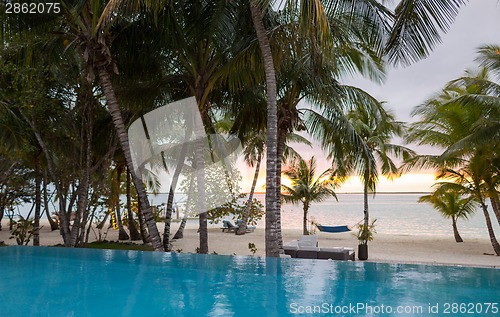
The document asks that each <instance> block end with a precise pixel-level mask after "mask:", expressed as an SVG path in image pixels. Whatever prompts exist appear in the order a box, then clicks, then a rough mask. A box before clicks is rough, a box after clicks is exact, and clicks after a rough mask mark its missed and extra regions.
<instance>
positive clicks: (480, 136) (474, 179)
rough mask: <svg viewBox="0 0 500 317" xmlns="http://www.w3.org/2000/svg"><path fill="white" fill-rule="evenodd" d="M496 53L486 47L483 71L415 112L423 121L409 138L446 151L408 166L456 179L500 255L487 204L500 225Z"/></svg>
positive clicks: (499, 97) (482, 52)
mask: <svg viewBox="0 0 500 317" xmlns="http://www.w3.org/2000/svg"><path fill="white" fill-rule="evenodd" d="M494 52H495V46H484V47H482V48H480V49H479V51H478V53H479V57H478V61H480V63H481V65H482V68H481V69H479V71H471V70H468V71H467V72H466V73H465V75H464V76H463V77H461V78H458V79H456V80H453V81H451V82H450V83H448V84H447V85H446V86H445V87H444V88H443V89H442V91H441V92H440V93H439V94H438V95H437V96H434V97H432V98H430V99H429V100H428V101H426V102H425V103H424V104H422V105H421V106H419V107H417V108H416V109H415V111H414V115H416V116H419V118H420V120H419V121H417V122H416V123H414V124H413V125H412V127H411V129H410V133H409V135H408V136H407V140H408V141H409V142H415V143H417V144H429V145H433V146H436V147H439V148H441V150H442V152H441V154H439V155H419V156H417V157H415V158H414V159H412V160H410V161H409V162H407V166H409V167H411V168H415V167H417V168H422V167H424V168H433V169H435V170H436V173H437V179H438V180H446V181H451V182H453V183H455V186H456V187H459V189H460V190H461V191H462V193H463V194H464V195H466V196H467V195H468V196H470V197H473V199H474V200H475V201H476V202H477V203H478V204H479V206H480V207H481V210H482V211H483V215H484V218H485V222H486V227H487V231H488V235H489V237H490V241H491V244H492V246H493V249H494V250H495V253H496V254H497V255H500V244H499V243H498V239H497V237H496V235H495V232H494V229H493V226H492V222H491V217H490V212H489V210H488V205H487V204H486V200H487V199H489V200H490V202H491V205H492V207H493V208H492V209H493V212H494V214H495V216H496V219H497V221H498V223H499V224H500V212H499V204H498V202H499V192H498V184H499V179H500V177H499V175H500V168H499V164H498V162H499V157H500V142H499V141H498V140H499V138H498V136H499V131H500V130H499V127H500V111H499V109H500V108H499V107H498V106H499V105H500V89H499V84H498V82H496V81H495V80H494V79H493V78H492V77H491V75H490V72H491V74H493V75H494V76H497V74H498V69H497V68H495V67H497V66H498V64H497V63H496V60H498V56H497V54H495V53H494ZM495 65H496V66H495ZM488 67H490V68H492V69H491V70H490V69H488ZM448 186H449V185H448Z"/></svg>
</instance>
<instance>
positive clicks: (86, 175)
mask: <svg viewBox="0 0 500 317" xmlns="http://www.w3.org/2000/svg"><path fill="white" fill-rule="evenodd" d="M84 85H85V84H84ZM85 86H88V87H86V88H87V89H86V90H85V91H84V92H83V96H82V97H83V98H85V99H86V100H87V107H84V110H83V111H84V114H83V115H82V117H83V118H85V115H86V117H87V120H85V121H86V124H85V126H86V128H85V129H84V130H85V131H86V133H85V134H86V135H85V138H84V139H85V141H86V142H85V144H86V147H85V169H84V171H83V175H82V176H81V181H80V184H79V185H78V190H77V192H78V203H77V205H76V206H77V207H76V215H75V221H74V222H73V227H72V228H71V246H73V247H74V246H76V245H77V243H78V241H77V240H78V237H79V236H80V230H84V229H85V225H86V220H87V219H85V218H87V217H86V216H85V213H86V212H87V207H88V195H89V184H90V169H91V165H92V163H91V162H92V158H91V155H92V153H91V151H92V133H93V132H92V123H93V120H92V117H93V114H92V99H93V95H92V93H93V92H92V87H91V86H89V85H85ZM85 109H87V111H85ZM83 134H84V133H83V132H82V139H83ZM81 222H82V223H83V228H82V226H81Z"/></svg>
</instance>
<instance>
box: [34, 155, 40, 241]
mask: <svg viewBox="0 0 500 317" xmlns="http://www.w3.org/2000/svg"><path fill="white" fill-rule="evenodd" d="M40 169H41V168H40V155H39V154H37V155H36V157H35V220H34V222H33V245H34V246H39V245H40V210H41V205H42V193H41V186H42V175H41V171H40Z"/></svg>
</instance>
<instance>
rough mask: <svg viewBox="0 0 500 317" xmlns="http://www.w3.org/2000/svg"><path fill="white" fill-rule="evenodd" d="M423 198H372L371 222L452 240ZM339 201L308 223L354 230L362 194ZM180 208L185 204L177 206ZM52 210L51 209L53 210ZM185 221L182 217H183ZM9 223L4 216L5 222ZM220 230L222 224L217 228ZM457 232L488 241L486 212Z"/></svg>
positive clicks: (156, 201)
mask: <svg viewBox="0 0 500 317" xmlns="http://www.w3.org/2000/svg"><path fill="white" fill-rule="evenodd" d="M422 195H424V194H413V193H411V194H410V193H408V194H406V193H397V194H390V193H380V194H376V195H375V196H373V195H370V196H369V212H370V219H377V222H376V227H375V228H376V230H377V233H382V234H391V235H418V236H436V237H453V229H452V226H451V219H445V218H443V217H442V216H441V215H440V213H438V212H437V211H436V210H434V209H433V207H432V205H430V204H428V203H418V198H419V197H420V196H422ZM337 196H338V201H336V200H335V199H328V200H326V201H323V202H319V203H312V205H311V207H310V210H309V219H314V221H315V222H316V223H319V224H322V225H331V226H336V225H348V226H355V225H356V224H358V223H360V222H361V221H362V220H363V195H362V194H337ZM255 198H257V199H259V200H260V201H262V202H264V200H265V197H264V194H257V195H255ZM166 201H167V194H158V195H150V203H151V204H152V205H160V204H162V203H164V202H166ZM178 205H179V206H181V208H180V209H181V212H182V202H179V203H178ZM30 207H31V205H26V206H22V207H21V208H20V209H19V210H20V212H21V214H22V215H24V216H26V215H27V213H28V212H29V208H30ZM51 209H52V208H51ZM488 210H489V212H490V217H491V221H492V223H493V226H494V229H495V232H496V233H497V238H500V226H499V225H498V221H497V220H496V217H495V215H494V213H493V210H492V208H491V206H490V205H488ZM302 215H303V211H302V206H301V205H291V204H284V205H282V213H281V217H282V228H284V229H302ZM181 217H182V214H181ZM5 221H7V217H6V216H4V219H3V222H4V223H5ZM216 226H220V224H218V225H216ZM257 227H258V228H264V219H262V220H260V221H259V222H258V223H257ZM458 230H459V232H460V234H461V236H462V238H463V239H464V240H465V241H467V239H472V238H486V239H488V238H489V235H488V232H487V229H486V222H485V219H484V215H483V212H482V210H481V209H480V208H477V210H476V212H475V214H473V215H472V216H471V217H470V218H469V219H468V220H464V219H459V220H458Z"/></svg>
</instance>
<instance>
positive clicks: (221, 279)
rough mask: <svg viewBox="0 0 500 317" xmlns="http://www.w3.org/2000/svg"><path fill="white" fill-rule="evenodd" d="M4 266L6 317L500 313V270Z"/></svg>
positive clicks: (88, 259) (182, 262) (212, 261)
mask: <svg viewBox="0 0 500 317" xmlns="http://www.w3.org/2000/svg"><path fill="white" fill-rule="evenodd" d="M0 259H1V261H0V271H1V272H7V275H6V277H8V278H4V279H3V280H2V283H0V294H2V308H1V312H2V316H37V317H41V316H54V317H60V316H61V317H66V316H71V317H79V316H89V317H90V316H144V317H145V316H189V317H191V316H214V317H215V316H217V317H219V316H244V317H246V316H249V317H250V316H350V317H351V316H352V317H353V316H394V317H396V316H397V317H400V316H415V317H416V316H437V317H440V316H465V315H467V316H468V315H474V316H498V314H499V313H500V312H499V310H500V307H499V305H500V304H499V299H500V288H499V285H498V280H499V279H500V270H498V269H480V268H467V267H446V266H428V265H405V264H385V263H362V262H344V261H326V260H306V259H279V258H259V257H244V256H222V255H205V254H176V253H173V254H171V253H158V252H137V251H113V250H92V249H69V248H54V247H45V248H43V247H42V248H41V247H3V248H0ZM460 312H462V313H460Z"/></svg>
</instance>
